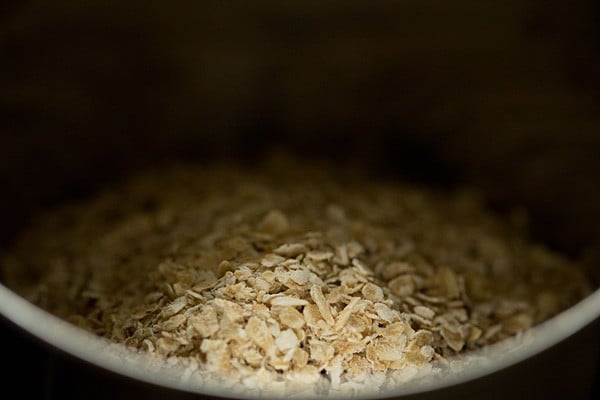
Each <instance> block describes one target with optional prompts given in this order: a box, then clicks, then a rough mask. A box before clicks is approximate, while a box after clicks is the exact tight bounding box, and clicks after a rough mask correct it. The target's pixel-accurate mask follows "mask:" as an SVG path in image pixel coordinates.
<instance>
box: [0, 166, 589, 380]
mask: <svg viewBox="0 0 600 400" xmlns="http://www.w3.org/2000/svg"><path fill="white" fill-rule="evenodd" d="M3 265H4V275H5V281H6V282H8V284H9V285H10V286H11V287H13V288H15V290H17V291H19V292H20V293H22V294H23V295H25V296H26V297H27V298H29V299H30V300H31V301H33V302H34V303H36V304H38V305H40V306H41V307H43V308H45V309H47V310H48V311H50V312H52V313H54V314H56V315H58V316H60V317H62V318H65V319H68V320H69V321H72V322H73V323H75V324H77V325H79V326H80V327H82V328H84V329H86V330H88V331H91V332H94V333H96V334H97V335H100V336H103V337H105V338H108V339H110V340H112V341H115V342H118V343H123V344H125V345H127V346H130V347H132V348H135V349H140V350H143V351H145V352H149V353H152V354H155V355H156V356H157V357H160V358H162V359H164V360H169V362H170V363H183V364H184V365H186V366H187V367H188V370H189V371H191V372H193V371H194V370H202V371H209V372H212V373H214V374H216V375H218V376H222V377H226V378H227V379H230V380H236V381H240V382H242V384H243V385H244V386H246V387H249V388H268V387H269V385H272V384H274V383H276V382H279V383H283V384H285V383H286V382H303V383H305V384H316V383H317V382H321V381H323V380H326V381H327V384H329V385H331V386H332V387H342V386H344V385H345V386H347V387H352V388H360V387H362V386H364V385H370V386H373V385H375V386H381V387H383V386H384V385H385V384H386V382H390V380H392V381H394V382H399V381H406V380H408V379H411V378H412V377H414V376H417V375H419V374H421V373H423V372H427V371H432V369H433V368H435V367H436V365H442V364H446V363H448V362H451V361H452V357H454V356H456V355H457V354H460V353H461V352H466V351H469V350H474V349H478V348H481V347H483V346H487V345H489V344H492V343H495V342H498V341H500V340H502V339H504V338H507V337H509V336H514V335H518V334H520V333H522V332H525V331H527V330H528V329H529V328H530V327H532V326H533V325H535V324H537V323H540V322H541V321H543V320H545V319H547V318H549V317H551V316H553V315H555V314H556V313H558V312H560V311H561V310H563V309H565V308H567V307H569V306H570V305H572V304H574V303H575V302H577V301H578V300H579V299H581V298H582V297H583V296H585V294H586V292H587V290H588V285H587V283H586V279H585V277H584V275H583V273H582V271H581V269H580V268H578V266H577V265H576V264H574V263H572V262H571V261H568V260H567V259H565V258H563V257H561V256H560V255H557V254H555V253H553V252H551V251H549V250H547V249H546V248H544V247H542V246H540V245H538V244H535V243H531V242H529V241H528V240H527V238H526V236H525V234H523V232H522V230H520V229H517V228H515V227H514V226H512V225H511V224H509V223H507V222H505V221H502V220H501V219H499V218H498V217H495V216H493V215H491V214H489V213H488V212H486V210H485V209H484V207H482V205H481V203H480V201H479V199H478V197H477V196H476V195H474V194H473V193H469V192H460V193H441V192H433V191H427V190H424V189H419V188H415V187H410V186H405V185H401V184H398V183H394V184H392V183H378V182H372V181H370V180H367V179H365V178H353V177H349V176H345V175H344V176H342V174H339V173H336V174H333V173H328V172H323V170H318V169H316V168H314V169H311V168H308V167H306V166H305V165H302V164H300V163H293V162H292V163H289V164H286V165H284V166H278V167H277V168H271V169H269V168H266V167H265V168H263V169H258V170H253V171H249V172H242V171H241V170H236V169H233V168H228V167H223V166H211V167H210V168H208V167H207V168H201V167H191V166H179V167H172V168H165V169H160V170H156V171H152V172H151V173H148V174H146V175H142V176H138V177H135V178H134V179H131V180H130V181H127V182H124V183H122V184H120V185H117V186H116V187H113V188H112V189H110V190H107V191H106V192H104V193H102V194H99V195H98V196H97V197H95V198H94V199H92V200H90V201H88V202H86V203H82V204H71V205H65V206H64V207H62V208H61V209H60V210H56V211H54V212H52V213H49V214H47V215H45V216H44V217H42V218H40V219H39V220H37V221H36V222H35V224H34V226H32V227H31V228H30V229H29V230H28V231H26V232H24V233H23V235H22V236H21V237H20V239H19V240H18V242H17V243H16V246H15V249H14V251H13V252H12V253H11V254H10V255H9V256H7V257H6V258H5V259H4V261H3Z"/></svg>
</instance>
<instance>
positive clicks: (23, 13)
mask: <svg viewBox="0 0 600 400" xmlns="http://www.w3.org/2000/svg"><path fill="white" fill-rule="evenodd" d="M599 72H600V4H599V2H598V1H594V0H572V1H569V2H566V1H563V2H559V1H544V0H508V1H502V2H481V1H474V0H455V1H445V0H403V1H376V2H375V1H356V0H343V1H342V0H331V1H327V2H314V1H308V0H288V1H283V2H282V1H275V0H255V1H252V2H249V1H239V2H238V1H227V2H224V1H214V0H207V1H202V2H186V3H183V2H174V3H173V2H164V1H162V2H159V1H140V0H128V1H115V0H104V1H100V0H88V1H78V2H70V1H65V0H56V1H51V2H48V1H41V0H39V1H38V0H28V1H14V0H5V1H3V2H2V3H1V5H0V182H1V183H2V191H3V193H4V195H3V196H2V200H1V203H0V205H1V207H2V209H3V210H4V211H3V214H2V224H1V225H2V228H1V229H0V243H2V245H3V246H4V245H6V243H8V242H9V241H10V238H11V237H12V236H14V232H15V230H17V229H18V228H19V227H20V226H22V225H23V224H24V221H26V220H27V218H28V217H29V215H30V213H31V210H33V209H38V208H41V207H45V206H48V205H52V204H56V203H57V202H59V201H61V200H62V199H64V198H65V197H73V196H81V195H85V194H88V193H90V192H91V191H92V190H93V189H94V188H96V187H97V186H98V185H101V184H104V183H106V182H109V181H110V180H112V179H114V177H115V176H119V175H122V174H124V173H127V172H129V171H131V170H133V169H137V168H141V167H144V166H148V165H151V164H154V163H156V162H160V161H169V160H174V159H193V160H205V159H209V158H214V157H230V158H236V159H244V160H247V161H249V162H253V161H256V160H259V159H261V157H263V156H264V155H265V154H267V152H268V151H269V150H270V149H271V148H273V147H284V148H289V149H292V150H293V151H295V152H297V153H300V154H303V155H304V156H306V157H309V158H310V157H315V158H329V159H332V160H334V161H335V162H337V163H340V164H349V163H358V164H360V165H361V166H364V168H365V169H369V170H373V171H376V172H377V173H380V174H387V175H392V176H402V177H403V178H405V179H409V180H414V181H417V182H425V183H429V184H435V185H440V186H443V187H452V186H454V185H457V184H461V185H462V184H467V185H471V186H474V187H476V188H479V189H480V190H482V191H483V192H484V193H485V194H486V196H487V198H488V200H489V202H490V204H491V205H492V206H493V207H495V208H496V209H497V210H499V211H503V210H506V209H508V208H511V207H515V206H517V207H524V208H525V209H526V210H528V212H529V214H530V215H531V221H532V227H533V233H534V236H535V237H537V238H540V239H542V240H544V241H546V243H548V244H549V245H551V246H553V247H555V248H557V249H559V250H561V251H565V252H567V253H569V254H571V255H572V256H574V257H583V258H585V259H587V260H588V263H589V264H590V265H593V266H594V267H593V268H592V269H591V273H592V274H596V276H597V275H598V270H600V268H598V265H600V251H599V250H598V246H597V244H598V243H600V184H599V181H600V180H599V179H598V178H599V171H600V156H599V152H600V151H599V150H600V73H599Z"/></svg>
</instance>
